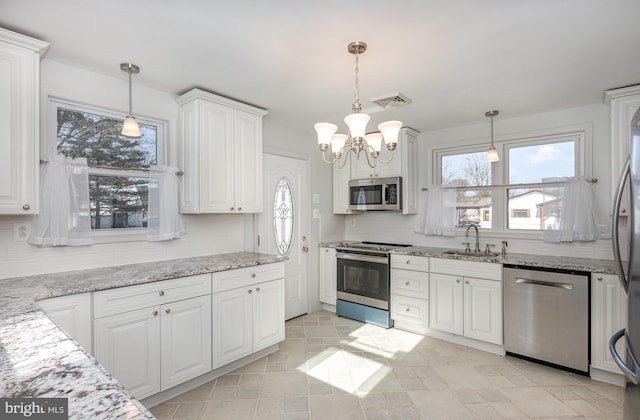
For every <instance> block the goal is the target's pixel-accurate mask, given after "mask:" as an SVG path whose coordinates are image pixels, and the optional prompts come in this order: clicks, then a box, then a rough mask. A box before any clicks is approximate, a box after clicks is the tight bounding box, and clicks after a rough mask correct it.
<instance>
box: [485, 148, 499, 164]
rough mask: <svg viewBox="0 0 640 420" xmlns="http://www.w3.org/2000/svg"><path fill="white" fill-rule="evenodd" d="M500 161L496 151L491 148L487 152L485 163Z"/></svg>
mask: <svg viewBox="0 0 640 420" xmlns="http://www.w3.org/2000/svg"><path fill="white" fill-rule="evenodd" d="M499 160H500V156H499V155H498V151H497V150H496V148H495V147H491V148H490V149H489V151H487V162H498V161H499Z"/></svg>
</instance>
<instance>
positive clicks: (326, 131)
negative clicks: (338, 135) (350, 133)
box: [313, 122, 338, 147]
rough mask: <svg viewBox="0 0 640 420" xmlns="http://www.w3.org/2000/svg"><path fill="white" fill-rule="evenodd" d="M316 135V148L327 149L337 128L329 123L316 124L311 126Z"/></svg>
mask: <svg viewBox="0 0 640 420" xmlns="http://www.w3.org/2000/svg"><path fill="white" fill-rule="evenodd" d="M313 128H315V129H316V133H318V146H320V147H322V146H324V147H328V146H329V145H330V144H331V139H332V138H333V134H334V133H335V132H336V131H338V126H337V125H335V124H331V123H325V122H321V123H317V124H315V125H314V126H313Z"/></svg>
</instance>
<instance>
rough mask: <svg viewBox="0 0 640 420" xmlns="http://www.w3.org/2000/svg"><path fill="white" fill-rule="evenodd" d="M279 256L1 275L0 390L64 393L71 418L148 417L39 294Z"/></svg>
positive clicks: (18, 394) (15, 395)
mask: <svg viewBox="0 0 640 420" xmlns="http://www.w3.org/2000/svg"><path fill="white" fill-rule="evenodd" d="M280 261H283V258H282V257H278V256H275V255H268V254H257V253H252V252H237V253H230V254H219V255H210V256H202V257H192V258H183V259H175V260H167V261H155V262H149V263H139V264H130V265H122V266H113V267H102V268H95V269H87V270H77V271H68V272H63V273H53V274H43V275H36V276H28V277H15V278H9V279H0V377H2V381H0V396H1V397H11V398H19V397H22V398H27V397H32V398H53V397H57V398H68V401H69V407H68V409H69V411H68V414H69V418H70V419H71V418H72V419H82V418H93V419H115V418H127V419H153V418H154V417H153V415H152V414H151V413H149V411H147V409H146V408H145V407H144V406H143V405H142V404H141V403H140V402H139V401H137V400H136V399H135V398H133V397H132V396H131V395H130V394H129V393H128V392H127V391H126V390H125V389H124V388H123V387H122V385H120V384H119V383H118V382H117V381H116V380H115V379H114V378H113V377H112V376H111V374H109V372H107V371H106V370H105V369H104V368H103V367H102V366H101V365H100V364H99V363H98V362H97V361H96V360H95V359H94V358H93V357H92V356H91V355H89V354H88V353H87V352H86V351H85V350H84V349H83V348H82V347H80V346H79V345H78V343H77V342H76V341H75V340H73V339H72V338H71V337H69V336H68V335H67V334H66V333H65V332H64V331H62V330H61V329H60V328H59V327H58V326H57V324H56V323H55V322H53V321H52V320H51V319H50V318H49V317H48V316H47V315H46V314H45V313H44V312H43V311H42V309H41V308H40V307H39V306H38V304H37V303H36V301H37V300H41V299H46V298H50V297H57V296H65V295H71V294H77V293H85V292H94V291H98V290H104V289H111V288H116V287H124V286H130V285H134V284H142V283H149V282H154V281H160V280H169V279H174V278H179V277H187V276H192V275H197V274H205V273H213V272H218V271H226V270H232V269H236V268H243V267H251V266H256V265H261V264H270V263H275V262H280Z"/></svg>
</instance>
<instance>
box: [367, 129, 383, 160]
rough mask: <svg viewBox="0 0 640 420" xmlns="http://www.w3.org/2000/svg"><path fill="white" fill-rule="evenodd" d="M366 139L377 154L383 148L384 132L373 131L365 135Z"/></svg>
mask: <svg viewBox="0 0 640 420" xmlns="http://www.w3.org/2000/svg"><path fill="white" fill-rule="evenodd" d="M364 141H366V142H367V144H368V145H369V146H371V148H372V149H373V151H374V152H376V156H377V155H378V154H379V153H380V150H382V133H371V134H367V135H366V136H364Z"/></svg>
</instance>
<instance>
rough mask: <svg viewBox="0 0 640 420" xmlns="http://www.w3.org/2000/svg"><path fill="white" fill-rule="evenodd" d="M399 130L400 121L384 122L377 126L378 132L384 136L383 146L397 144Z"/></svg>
mask: <svg viewBox="0 0 640 420" xmlns="http://www.w3.org/2000/svg"><path fill="white" fill-rule="evenodd" d="M401 128H402V122H401V121H385V122H383V123H380V124H378V130H380V132H381V133H382V135H383V136H384V144H391V143H398V135H399V134H400V129H401Z"/></svg>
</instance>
